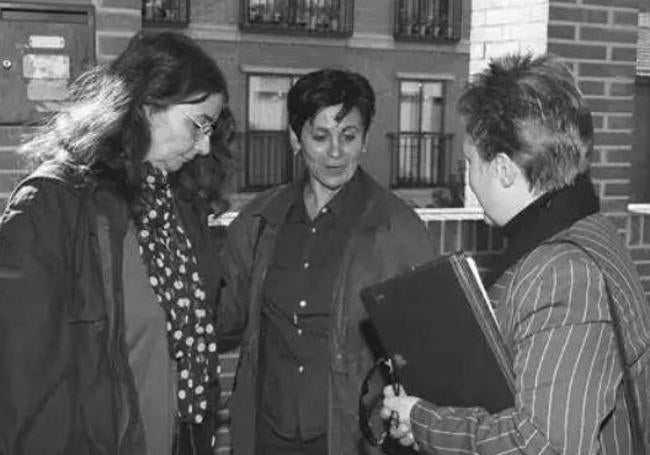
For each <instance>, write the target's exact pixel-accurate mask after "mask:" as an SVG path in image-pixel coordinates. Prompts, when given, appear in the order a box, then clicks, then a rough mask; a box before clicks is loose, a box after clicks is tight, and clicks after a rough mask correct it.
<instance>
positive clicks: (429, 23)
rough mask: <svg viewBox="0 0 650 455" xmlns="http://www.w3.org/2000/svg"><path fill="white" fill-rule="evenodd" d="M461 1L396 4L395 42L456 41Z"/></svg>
mask: <svg viewBox="0 0 650 455" xmlns="http://www.w3.org/2000/svg"><path fill="white" fill-rule="evenodd" d="M461 4H462V2H461V1H460V0H397V1H396V2H395V32H394V34H395V39H398V40H409V41H414V40H415V41H458V40H459V39H460V33H461V24H462V15H461Z"/></svg>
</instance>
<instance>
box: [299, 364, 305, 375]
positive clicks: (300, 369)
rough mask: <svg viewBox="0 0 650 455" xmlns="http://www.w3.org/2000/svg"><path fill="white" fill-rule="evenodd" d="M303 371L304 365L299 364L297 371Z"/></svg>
mask: <svg viewBox="0 0 650 455" xmlns="http://www.w3.org/2000/svg"><path fill="white" fill-rule="evenodd" d="M303 371H305V367H303V366H302V365H300V366H299V367H298V373H302V372H303Z"/></svg>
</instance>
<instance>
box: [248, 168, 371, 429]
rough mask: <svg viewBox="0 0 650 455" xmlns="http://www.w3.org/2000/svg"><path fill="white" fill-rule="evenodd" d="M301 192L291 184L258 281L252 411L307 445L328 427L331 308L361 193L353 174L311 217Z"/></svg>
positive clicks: (361, 203) (364, 191) (362, 197)
mask: <svg viewBox="0 0 650 455" xmlns="http://www.w3.org/2000/svg"><path fill="white" fill-rule="evenodd" d="M303 188H304V182H303V183H302V184H299V185H296V192H295V200H294V202H293V204H292V205H291V207H290V209H289V211H288V213H287V217H286V221H285V222H284V223H283V224H282V225H281V226H280V228H279V231H278V237H277V242H276V245H275V251H274V254H273V258H272V260H271V263H270V266H269V269H268V272H267V277H266V281H265V284H264V290H263V293H264V303H263V305H262V323H261V324H262V325H261V334H260V376H259V378H260V379H259V384H260V393H261V396H260V408H259V409H260V416H261V418H264V419H266V421H267V422H268V424H269V425H271V428H272V429H273V430H274V431H275V432H276V433H277V434H279V435H281V436H283V437H285V438H288V439H303V440H309V439H313V438H315V437H318V436H321V435H323V434H324V433H325V432H326V429H327V399H328V365H329V361H328V359H329V348H328V337H329V327H330V306H331V302H332V297H333V294H334V291H335V290H334V283H335V281H336V278H337V274H338V270H339V264H340V262H341V259H342V257H343V253H344V248H345V245H346V239H347V238H348V237H349V233H350V231H351V229H352V226H353V224H354V221H355V220H356V219H357V217H358V215H359V214H360V212H361V209H362V207H363V206H364V201H365V199H366V194H367V188H365V186H364V185H363V181H362V180H361V179H360V178H359V171H357V173H356V174H355V175H354V176H353V178H352V179H351V180H350V181H349V182H348V183H347V184H346V185H345V186H344V187H343V188H342V189H341V191H339V192H338V193H337V194H336V195H335V196H334V197H333V198H332V200H331V201H330V202H329V203H328V204H326V205H325V206H324V207H323V208H322V209H321V211H320V212H319V213H318V214H317V216H316V217H315V218H314V219H313V220H310V219H309V216H308V215H307V211H306V208H305V203H304V198H303Z"/></svg>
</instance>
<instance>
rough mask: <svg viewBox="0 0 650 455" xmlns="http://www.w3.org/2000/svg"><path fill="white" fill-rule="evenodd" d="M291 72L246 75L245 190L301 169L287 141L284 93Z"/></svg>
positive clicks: (282, 179) (290, 176) (290, 177)
mask: <svg viewBox="0 0 650 455" xmlns="http://www.w3.org/2000/svg"><path fill="white" fill-rule="evenodd" d="M296 78H297V77H296V76H292V75H254V74H251V75H249V76H248V119H247V128H246V135H245V144H244V146H245V157H244V160H245V176H244V179H245V180H244V186H245V189H246V190H248V191H253V190H262V189H264V188H267V187H270V186H273V185H277V184H280V183H286V182H290V181H293V179H294V176H295V175H297V174H298V173H299V172H300V169H299V167H300V166H299V163H297V162H295V160H294V156H293V153H292V151H291V147H290V144H289V134H288V124H289V122H288V118H287V107H286V102H287V93H288V92H289V88H290V87H291V84H293V82H294V81H295V80H296Z"/></svg>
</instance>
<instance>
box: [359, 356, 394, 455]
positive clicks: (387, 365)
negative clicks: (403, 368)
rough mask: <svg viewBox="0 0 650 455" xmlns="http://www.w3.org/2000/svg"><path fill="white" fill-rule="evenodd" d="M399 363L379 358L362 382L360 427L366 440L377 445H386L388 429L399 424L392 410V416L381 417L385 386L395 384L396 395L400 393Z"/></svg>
mask: <svg viewBox="0 0 650 455" xmlns="http://www.w3.org/2000/svg"><path fill="white" fill-rule="evenodd" d="M396 368H397V365H395V362H393V361H392V360H391V359H386V358H382V359H379V360H378V361H377V362H376V363H375V364H374V365H373V367H372V368H371V369H370V371H369V372H368V374H367V375H366V377H365V379H364V380H363V383H362V384H361V394H360V395H359V427H360V429H361V433H363V436H364V437H365V438H366V440H367V441H368V442H369V443H370V444H372V445H373V446H375V447H379V446H382V447H383V446H385V444H386V442H387V441H389V439H387V438H386V436H387V435H388V430H390V428H392V427H396V426H397V425H398V423H399V422H398V420H399V416H397V413H396V412H392V413H391V415H390V418H389V419H388V420H385V419H383V418H382V417H381V408H382V405H383V399H384V387H386V386H387V385H391V386H393V390H394V391H395V395H399V391H400V383H399V376H398V374H397V369H396Z"/></svg>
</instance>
